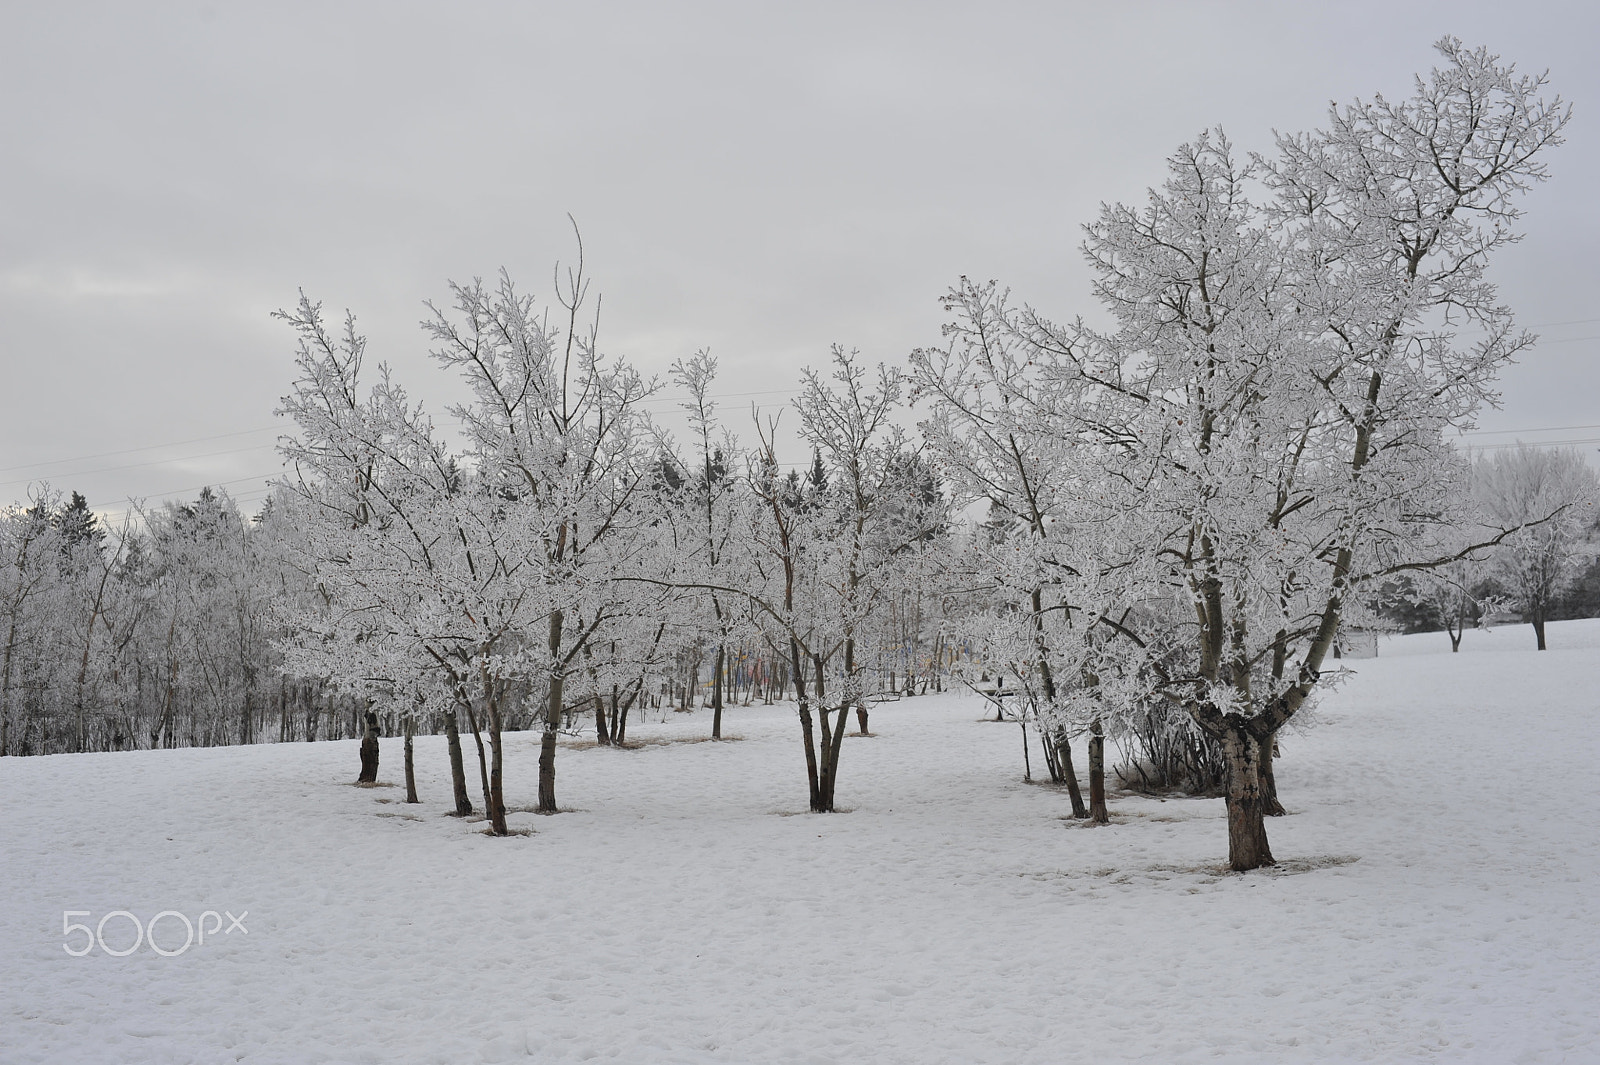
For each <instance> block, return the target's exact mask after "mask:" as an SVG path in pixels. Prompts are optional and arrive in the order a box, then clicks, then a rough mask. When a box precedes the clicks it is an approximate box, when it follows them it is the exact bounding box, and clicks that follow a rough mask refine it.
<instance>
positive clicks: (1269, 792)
mask: <svg viewBox="0 0 1600 1065" xmlns="http://www.w3.org/2000/svg"><path fill="white" fill-rule="evenodd" d="M1277 757H1278V740H1277V737H1273V738H1272V739H1270V740H1268V741H1267V742H1266V743H1263V744H1262V745H1261V808H1262V810H1263V811H1265V813H1266V815H1267V816H1268V817H1282V816H1284V815H1285V814H1287V813H1288V812H1289V811H1288V810H1285V809H1284V808H1283V803H1281V802H1279V801H1278V778H1277V776H1276V775H1275V774H1274V773H1273V771H1272V763H1273V761H1274V760H1275V759H1276V758H1277Z"/></svg>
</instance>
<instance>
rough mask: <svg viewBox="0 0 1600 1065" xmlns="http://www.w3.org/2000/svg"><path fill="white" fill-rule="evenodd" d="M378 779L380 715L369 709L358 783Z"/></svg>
mask: <svg viewBox="0 0 1600 1065" xmlns="http://www.w3.org/2000/svg"><path fill="white" fill-rule="evenodd" d="M377 779H378V715H377V714H374V713H373V712H372V711H371V710H368V711H367V727H366V731H365V732H364V733H363V734H362V736H361V775H360V776H358V777H356V783H357V784H373V783H376V782H377Z"/></svg>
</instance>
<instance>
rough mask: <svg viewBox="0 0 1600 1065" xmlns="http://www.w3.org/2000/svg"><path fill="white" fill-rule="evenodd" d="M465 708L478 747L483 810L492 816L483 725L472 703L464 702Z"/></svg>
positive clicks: (490, 789)
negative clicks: (479, 721)
mask: <svg viewBox="0 0 1600 1065" xmlns="http://www.w3.org/2000/svg"><path fill="white" fill-rule="evenodd" d="M464 705H465V706H466V708H467V724H468V725H471V726H472V742H473V743H474V744H476V745H477V748H478V782H479V784H480V785H481V786H482V788H483V812H484V814H485V815H487V816H489V817H493V816H494V790H493V789H492V788H491V787H490V786H489V760H488V756H487V754H486V753H485V752H484V748H483V727H482V726H481V725H479V724H478V715H477V713H475V712H474V711H473V709H472V704H471V703H470V702H469V703H465V704H464Z"/></svg>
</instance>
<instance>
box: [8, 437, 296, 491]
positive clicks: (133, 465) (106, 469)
mask: <svg viewBox="0 0 1600 1065" xmlns="http://www.w3.org/2000/svg"><path fill="white" fill-rule="evenodd" d="M275 446H276V445H274V444H256V445H255V446H253V447H236V448H230V449H229V450H227V451H208V452H206V453H205V454H203V455H183V456H180V457H178V458H170V459H150V460H149V461H147V462H129V463H125V464H124V465H121V466H102V467H101V468H100V469H98V470H78V471H76V472H73V473H61V474H56V475H55V476H57V477H60V478H70V477H92V476H94V475H95V474H98V473H115V472H117V471H118V470H138V469H143V468H145V467H147V466H166V465H170V464H172V463H176V462H193V461H195V460H196V459H209V458H216V457H217V456H219V455H242V454H244V453H245V452H247V451H260V450H261V449H262V448H264V447H275ZM137 450H140V451H144V450H148V449H146V448H139V449H137ZM49 479H50V478H49V477H24V478H22V479H21V480H19V481H0V488H10V487H12V486H13V485H19V484H32V483H34V482H35V481H44V480H49Z"/></svg>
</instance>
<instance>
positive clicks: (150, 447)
mask: <svg viewBox="0 0 1600 1065" xmlns="http://www.w3.org/2000/svg"><path fill="white" fill-rule="evenodd" d="M282 428H283V426H281V425H263V426H261V427H260V428H257V429H239V430H237V431H235V432H231V433H218V434H217V435H216V436H197V437H195V438H194V439H192V440H175V441H173V442H171V443H168V444H145V445H144V446H142V447H125V448H121V449H119V450H116V451H101V452H98V453H96V454H93V455H79V456H78V457H77V458H71V459H46V460H44V461H43V462H25V463H23V464H22V465H20V466H4V467H0V473H11V472H13V471H15V470H31V469H33V468H34V467H35V466H63V465H65V464H67V463H69V462H88V461H89V460H90V459H104V458H110V457H111V456H112V455H131V454H133V453H134V452H136V451H154V450H156V449H157V448H163V447H183V446H184V445H185V444H203V443H206V442H207V441H209V440H226V439H228V438H229V437H234V436H246V435H248V434H250V433H264V432H266V431H267V430H268V429H282ZM263 446H265V445H263ZM196 457H203V456H196ZM68 476H76V475H75V474H68Z"/></svg>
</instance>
